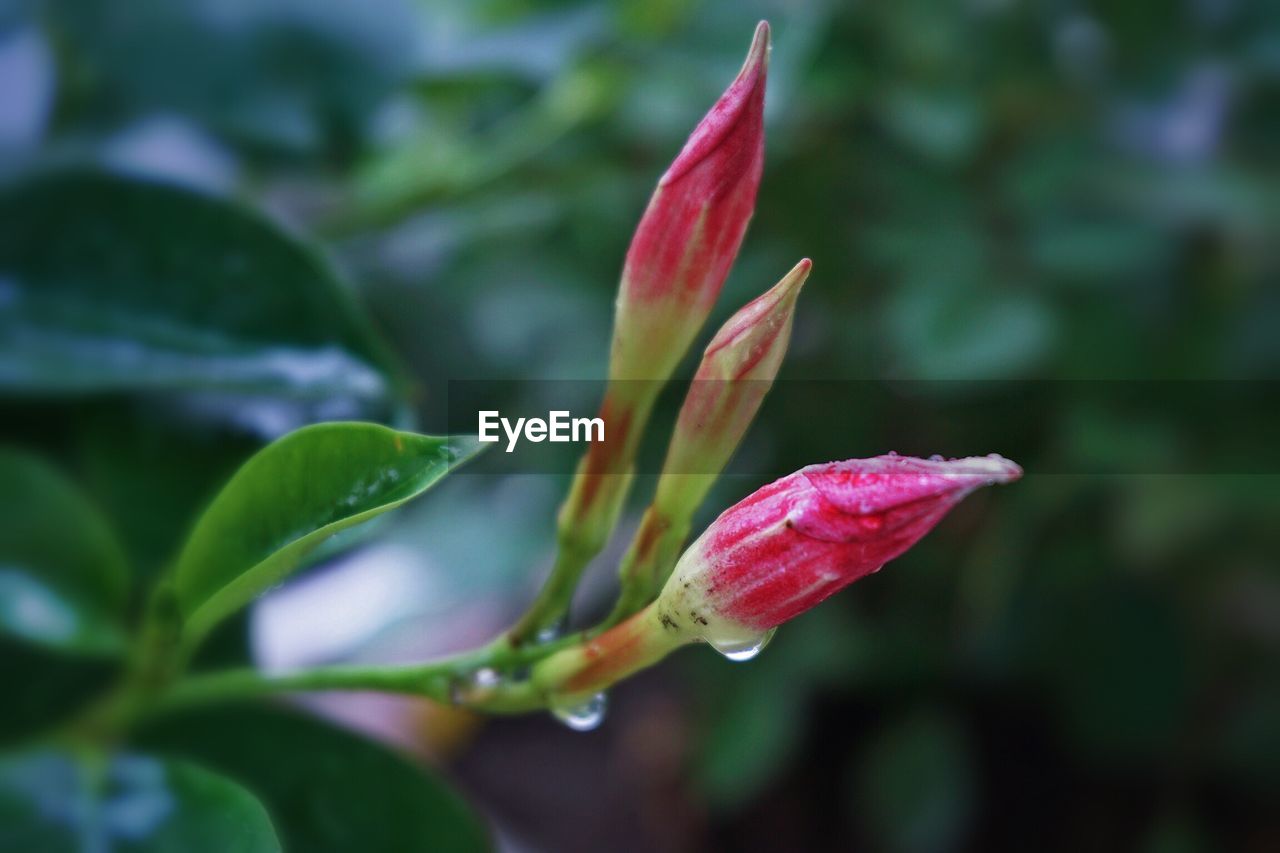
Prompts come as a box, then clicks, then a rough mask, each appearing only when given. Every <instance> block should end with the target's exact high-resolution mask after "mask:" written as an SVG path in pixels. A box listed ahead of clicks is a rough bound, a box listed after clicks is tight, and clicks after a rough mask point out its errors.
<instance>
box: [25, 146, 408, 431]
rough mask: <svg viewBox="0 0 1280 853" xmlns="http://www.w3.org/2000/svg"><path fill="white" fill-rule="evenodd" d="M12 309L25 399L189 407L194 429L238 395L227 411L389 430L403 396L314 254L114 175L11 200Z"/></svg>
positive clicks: (45, 182) (57, 180) (56, 180)
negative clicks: (172, 401) (131, 400)
mask: <svg viewBox="0 0 1280 853" xmlns="http://www.w3.org/2000/svg"><path fill="white" fill-rule="evenodd" d="M0 307H3V311H0V389H7V390H10V391H22V392H29V393H42V394H49V393H57V394H89V393H102V392H113V391H122V392H139V391H141V392H159V391H163V392H175V391H180V392H189V395H190V396H189V397H187V398H186V399H187V400H188V401H189V402H188V404H187V409H188V410H191V411H192V412H193V413H195V414H204V413H208V412H206V411H205V410H208V409H210V408H211V407H212V408H216V407H217V406H218V405H219V404H218V402H217V400H218V398H217V396H216V395H217V394H235V395H239V396H237V397H236V398H234V399H235V402H236V405H235V406H227V405H226V404H225V403H224V404H222V408H223V409H234V410H235V414H236V416H237V417H239V418H241V419H244V418H246V417H251V416H256V417H257V418H258V420H260V421H261V420H263V419H267V420H270V419H271V418H275V419H277V420H280V419H282V418H285V419H287V416H288V411H289V410H288V408H287V407H289V406H293V407H301V406H309V407H310V409H309V412H310V414H311V415H312V416H313V417H312V418H311V419H316V418H318V417H329V418H334V417H343V416H345V417H352V416H376V415H383V414H385V413H386V412H387V411H388V410H389V407H390V402H391V399H392V397H393V393H394V391H395V386H396V382H397V380H396V378H395V377H396V370H395V368H394V366H393V365H392V362H391V360H390V358H389V357H388V355H387V353H386V351H385V350H384V348H383V347H382V345H381V343H380V342H379V341H378V340H377V338H376V337H375V335H374V334H373V332H372V330H371V328H370V326H369V323H368V322H367V319H366V318H365V317H364V315H363V314H362V312H361V311H360V310H359V308H358V306H357V305H356V304H355V303H354V302H353V301H352V299H351V297H350V294H348V293H347V292H346V290H345V289H344V286H343V285H342V283H341V282H339V281H338V280H337V279H336V278H335V277H334V274H333V272H332V270H330V269H329V267H328V266H327V265H326V264H325V263H324V262H322V261H321V260H320V258H319V257H317V256H316V255H315V254H314V253H313V252H312V251H311V250H310V249H308V248H307V247H305V246H304V245H303V244H301V243H299V242H297V241H295V240H293V239H292V238H290V237H288V236H287V235H285V234H284V233H283V232H282V231H280V230H279V229H278V228H276V227H275V226H273V225H271V224H270V223H269V222H267V221H265V220H263V219H260V218H258V217H257V216H254V215H252V214H250V213H249V212H247V211H246V210H243V209H242V208H240V207H238V206H236V205H233V204H230V203H228V202H225V201H220V200H217V199H213V198H210V197H206V196H203V195H200V194H198V193H194V192H190V191H186V190H181V189H178V188H175V187H169V186H164V185H160V184H152V183H147V182H142V181H135V180H129V179H125V178H121V177H115V176H111V175H108V174H103V173H96V172H91V171H69V172H61V173H57V174H51V175H46V176H43V177H40V178H36V179H33V180H30V181H27V182H24V183H22V184H20V185H17V186H14V187H11V188H9V189H8V190H7V191H5V192H3V193H2V194H0ZM264 406H266V407H271V406H275V407H276V408H271V409H270V410H269V411H264V410H263V407H264ZM255 407H256V408H255ZM282 407H283V411H279V409H281V408H282ZM215 413H216V412H215ZM268 426H269V425H268ZM260 431H266V432H269V431H270V430H269V429H266V430H260Z"/></svg>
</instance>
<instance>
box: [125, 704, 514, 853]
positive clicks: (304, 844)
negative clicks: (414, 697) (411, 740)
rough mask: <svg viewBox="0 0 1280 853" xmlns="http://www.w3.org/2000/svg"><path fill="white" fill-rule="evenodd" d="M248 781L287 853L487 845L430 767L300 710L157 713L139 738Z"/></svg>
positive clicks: (458, 852)
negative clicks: (164, 714) (269, 815)
mask: <svg viewBox="0 0 1280 853" xmlns="http://www.w3.org/2000/svg"><path fill="white" fill-rule="evenodd" d="M139 737H140V739H141V741H142V742H143V743H144V744H146V745H147V747H148V748H149V749H155V750H161V751H164V752H166V753H170V754H174V755H180V756H182V757H184V758H189V759H192V760H196V761H199V762H200V763H201V764H205V765H207V766H209V767H211V768H214V769H215V770H218V771H219V772H222V773H226V774H227V775H228V776H231V777H233V778H235V779H238V780H240V781H242V782H243V783H244V784H245V785H247V786H249V787H250V788H251V789H252V790H253V791H254V792H255V793H256V794H257V795H258V796H259V797H261V798H262V801H263V803H265V804H266V806H267V809H268V811H269V812H270V813H271V818H272V820H273V821H274V823H275V826H276V830H277V831H278V832H279V833H280V840H281V841H282V842H283V844H284V846H285V848H286V849H288V850H305V851H307V853H346V851H351V850H359V851H362V853H398V852H399V851H403V850H447V851H450V853H467V852H468V851H480V850H488V849H490V847H491V845H490V843H489V839H488V837H487V835H488V834H487V832H486V830H485V828H484V826H483V824H482V823H481V822H480V820H479V819H478V818H477V816H476V815H475V814H474V813H473V812H472V811H471V809H470V808H468V806H467V804H466V803H465V802H464V801H463V800H462V799H461V798H460V797H459V796H458V795H457V794H456V793H454V792H453V791H452V790H450V789H449V787H448V786H446V785H445V784H444V783H443V782H441V781H440V780H438V779H436V778H435V777H434V776H433V775H431V774H430V773H429V772H428V771H427V770H426V769H424V768H422V767H417V766H414V765H412V764H409V763H408V762H407V761H405V760H403V759H401V758H399V757H398V756H396V755H394V754H393V753H391V752H389V751H388V750H387V749H386V748H384V747H382V746H379V745H378V744H375V743H372V742H370V741H368V740H365V739H364V738H361V737H359V736H357V735H354V734H352V733H350V732H346V731H343V730H341V729H337V728H334V727H333V726H330V725H328V724H326V723H322V722H320V721H318V720H315V719H313V718H311V717H307V716H303V715H301V714H298V713H296V712H287V711H282V710H276V709H269V708H251V707H233V708H220V709H217V710H208V711H201V712H189V713H183V714H180V715H176V716H172V717H165V718H162V719H158V720H157V721H156V722H154V723H152V724H151V726H150V727H149V728H147V729H146V730H144V731H143V732H141V733H140V735H139Z"/></svg>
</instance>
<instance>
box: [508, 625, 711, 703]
mask: <svg viewBox="0 0 1280 853" xmlns="http://www.w3.org/2000/svg"><path fill="white" fill-rule="evenodd" d="M698 638H699V637H698V634H697V632H694V631H689V630H681V628H680V627H679V626H678V625H677V623H675V622H674V621H672V620H671V619H670V618H668V617H666V616H664V614H663V612H662V611H661V609H660V608H658V607H657V605H656V604H655V605H653V606H650V607H646V608H645V609H644V610H641V611H640V612H639V613H637V614H635V615H634V616H632V617H631V618H630V619H627V620H626V621H625V622H622V623H620V624H618V625H616V626H614V627H613V628H610V629H609V630H608V631H605V632H604V633H602V634H598V635H597V636H595V637H592V638H590V639H588V640H586V641H585V642H583V643H582V644H580V645H577V646H573V647H572V648H568V649H565V650H564V651H561V652H557V653H555V654H553V655H551V656H550V657H548V658H545V659H544V660H542V661H541V662H540V663H538V665H537V666H535V667H534V669H533V675H532V681H533V684H534V687H535V689H536V690H537V691H538V692H539V693H541V694H542V695H543V696H544V697H545V698H546V703H547V706H548V707H550V708H553V709H554V708H558V707H572V706H575V705H579V704H581V703H582V702H584V701H587V700H589V699H590V698H591V697H593V696H595V695H596V694H598V693H600V692H601V691H603V690H606V689H608V688H609V687H610V686H611V685H613V684H615V683H617V682H619V681H621V680H622V679H624V678H627V677H628V676H630V675H632V674H634V673H636V672H639V671H640V670H642V669H645V668H647V667H650V666H652V665H653V664H655V663H657V662H658V661H660V660H662V659H663V658H665V657H666V656H667V655H669V654H670V653H671V652H673V651H675V650H676V649H678V648H680V647H681V646H683V645H686V644H687V643H691V642H694V641H695V640H697V639H698Z"/></svg>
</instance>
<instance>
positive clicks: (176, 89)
mask: <svg viewBox="0 0 1280 853" xmlns="http://www.w3.org/2000/svg"><path fill="white" fill-rule="evenodd" d="M46 5H48V6H49V7H50V9H49V14H48V22H49V25H50V26H51V28H52V29H53V31H54V32H55V33H56V35H57V36H58V39H59V41H60V42H61V43H63V45H64V49H65V50H66V51H67V52H68V53H69V55H70V56H72V57H73V58H74V59H75V60H76V61H77V62H78V63H79V65H80V66H82V67H83V68H84V69H85V71H86V74H87V75H88V79H89V81H90V86H89V92H88V94H89V96H90V97H91V98H92V103H93V104H94V106H95V107H96V112H97V113H99V115H96V116H94V117H95V118H99V119H103V118H105V119H108V120H111V119H115V120H119V119H122V118H128V117H131V116H134V115H146V114H152V113H157V112H162V113H171V114H174V113H176V114H179V115H183V116H185V117H187V118H191V119H194V120H196V121H199V122H201V123H203V124H204V125H205V126H207V127H209V128H211V129H213V130H215V131H218V132H220V133H222V134H223V135H225V136H226V137H228V138H230V139H232V140H235V141H241V142H245V143H248V144H251V145H253V146H255V147H258V148H263V147H265V148H267V149H270V150H276V151H282V152H290V153H295V154H316V153H335V154H345V153H347V152H348V151H349V150H350V149H351V148H352V147H354V146H355V145H357V144H358V143H359V141H360V140H361V139H362V137H363V136H364V135H365V133H366V131H367V130H368V124H369V121H370V119H371V118H372V117H373V115H374V113H375V111H376V110H377V108H378V106H379V105H380V104H381V102H382V101H383V100H384V99H385V97H386V96H387V95H388V94H389V93H390V92H391V91H392V89H393V88H394V87H395V86H396V85H397V84H398V83H400V82H401V81H403V80H404V79H405V78H406V77H407V75H408V73H409V71H410V69H411V67H412V64H413V57H414V42H413V34H414V31H415V17H414V14H413V12H412V10H411V9H410V8H409V4H408V3H407V2H406V0H338V2H325V3H313V2H308V0H255V2H243V0H235V1H234V2H226V0H134V2H130V3H127V4H120V3H115V2H111V0H58V2H54V3H49V4H46Z"/></svg>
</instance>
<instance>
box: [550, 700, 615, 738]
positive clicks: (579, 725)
mask: <svg viewBox="0 0 1280 853" xmlns="http://www.w3.org/2000/svg"><path fill="white" fill-rule="evenodd" d="M607 706H608V701H607V700H606V698H605V695H604V694H603V693H597V694H596V695H594V696H592V697H591V698H590V699H588V700H587V701H585V702H581V703H579V704H577V705H565V706H561V707H554V706H553V707H552V709H551V713H552V715H553V716H554V717H555V718H556V719H557V720H559V721H560V722H562V723H564V724H565V725H566V726H568V727H569V728H571V729H573V730H574V731H575V732H589V731H591V730H592V729H594V728H597V727H598V726H599V725H600V724H601V723H603V722H604V714H605V710H606V707H607Z"/></svg>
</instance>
